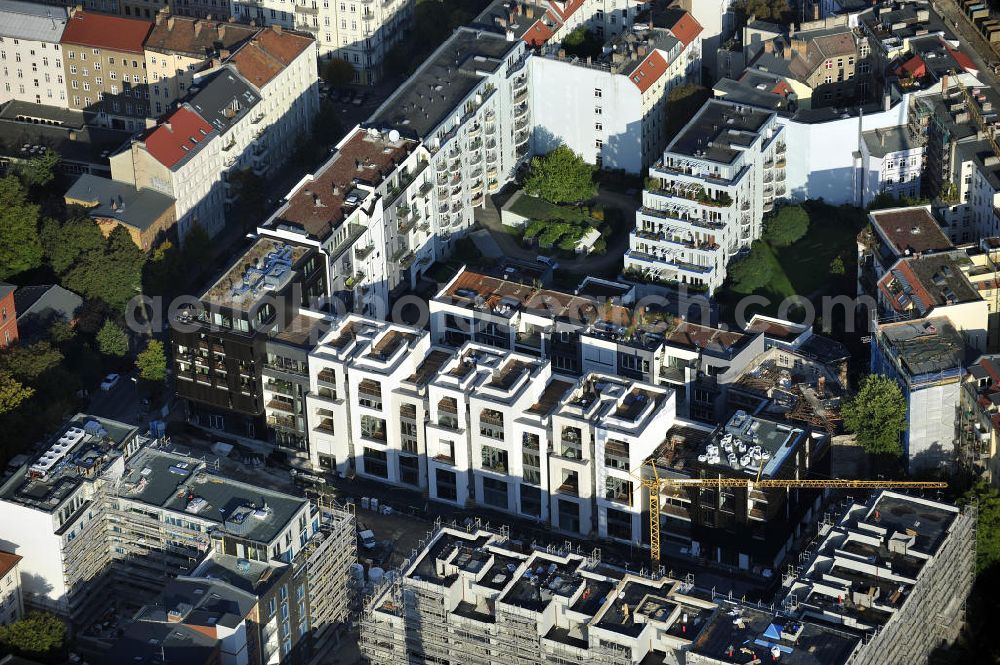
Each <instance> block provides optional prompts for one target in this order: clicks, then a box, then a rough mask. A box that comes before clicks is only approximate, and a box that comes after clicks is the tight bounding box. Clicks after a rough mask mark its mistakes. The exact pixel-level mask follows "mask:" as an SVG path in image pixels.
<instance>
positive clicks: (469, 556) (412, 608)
mask: <svg viewBox="0 0 1000 665" xmlns="http://www.w3.org/2000/svg"><path fill="white" fill-rule="evenodd" d="M695 582H696V580H695ZM709 597H710V594H707V593H705V592H703V591H702V590H700V589H697V588H696V587H695V586H694V584H693V583H692V581H691V580H690V578H689V579H688V580H685V581H683V582H682V581H678V580H674V579H671V578H669V577H659V578H657V577H646V576H643V575H636V574H634V573H629V572H626V571H624V570H621V569H619V568H616V567H614V566H611V565H608V564H606V563H603V562H601V560H600V557H599V556H598V554H597V552H596V551H595V552H594V553H593V554H592V555H590V556H587V555H584V554H582V553H579V552H575V553H574V552H569V551H565V550H561V549H557V548H549V549H547V550H541V549H530V548H525V547H523V546H519V545H518V544H516V543H514V542H512V541H510V540H508V538H507V536H506V535H505V534H503V533H500V534H494V533H491V532H488V531H475V532H463V531H459V530H456V529H448V528H446V529H442V530H439V531H438V532H436V533H434V534H433V535H432V537H431V540H430V542H429V543H428V545H427V547H426V548H424V549H423V550H422V551H420V552H418V553H416V554H415V555H414V557H413V558H412V559H410V560H409V561H407V562H406V563H405V564H404V565H403V566H402V567H401V569H400V571H399V577H398V578H397V579H396V580H395V581H394V582H393V583H391V584H386V585H383V586H382V587H380V588H378V589H376V591H375V593H373V594H372V596H371V597H370V598H369V599H368V601H367V602H366V605H365V610H364V615H363V618H362V621H361V650H362V654H363V655H364V657H365V658H366V659H367V662H370V663H372V664H373V665H392V664H395V663H399V664H402V663H414V662H416V663H425V662H427V663H429V662H437V661H440V660H449V659H456V658H461V659H463V660H465V661H468V660H469V659H470V658H472V659H473V661H474V662H478V663H485V664H493V663H497V664H499V663H502V662H509V661H510V660H511V659H512V658H513V659H516V660H517V662H521V663H549V662H560V663H579V664H580V665H583V664H585V663H595V662H600V663H612V664H614V665H630V664H639V663H676V662H688V663H733V662H738V663H751V662H755V661H754V659H755V658H756V659H758V660H757V661H756V662H764V659H766V658H771V659H773V653H774V650H777V652H778V653H779V654H780V659H781V662H789V663H793V664H795V665H820V663H822V664H823V665H846V663H851V662H854V661H852V656H853V655H854V654H855V653H856V652H857V649H858V647H859V644H860V642H861V639H860V638H859V637H858V636H857V635H856V634H852V633H850V632H848V631H838V630H834V629H831V628H829V627H826V626H825V625H823V624H822V623H818V622H810V621H808V620H801V619H800V620H792V619H790V618H789V617H786V616H783V615H781V614H778V613H775V612H773V611H772V612H769V611H766V610H762V609H759V608H752V607H744V606H742V605H739V604H737V603H730V602H725V601H722V602H720V601H719V600H709V599H708V598H709ZM737 645H738V646H737Z"/></svg>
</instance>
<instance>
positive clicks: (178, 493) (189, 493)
mask: <svg viewBox="0 0 1000 665" xmlns="http://www.w3.org/2000/svg"><path fill="white" fill-rule="evenodd" d="M121 496H122V497H123V498H127V499H130V500H132V501H137V502H140V503H145V504H148V505H151V506H156V507H157V508H163V509H165V510H170V511H173V512H175V513H178V514H188V515H192V516H197V517H199V518H200V519H203V520H208V521H211V522H216V523H217V524H218V525H219V526H220V527H221V528H222V529H224V530H225V531H226V532H227V533H229V534H231V535H234V536H237V537H239V538H243V539H245V540H251V541H254V542H258V543H270V542H271V541H272V540H274V539H275V538H276V537H277V536H278V535H280V534H281V532H282V531H283V530H284V529H285V528H287V527H288V525H289V523H290V522H291V520H292V518H293V517H294V516H295V515H296V514H297V513H298V512H299V511H300V510H301V509H302V508H303V507H304V506H306V505H307V501H306V499H303V498H301V497H296V496H291V495H289V494H284V493H282V492H276V491H274V490H270V489H266V488H263V487H259V486H255V485H249V484H246V483H242V482H239V481H235V480H231V479H228V478H223V477H220V476H217V475H214V474H212V473H209V471H208V469H207V468H206V467H205V465H204V463H203V462H201V461H200V460H197V459H194V458H190V457H185V456H183V455H177V454H174V453H167V452H163V451H158V450H152V449H149V448H147V449H144V450H142V451H140V452H139V453H137V454H136V455H135V456H134V457H133V458H132V459H131V460H129V463H128V464H127V465H126V473H125V475H124V476H123V477H122V482H121Z"/></svg>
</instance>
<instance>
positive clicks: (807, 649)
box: [691, 605, 861, 665]
mask: <svg viewBox="0 0 1000 665" xmlns="http://www.w3.org/2000/svg"><path fill="white" fill-rule="evenodd" d="M725 609H726V606H725V605H724V606H722V607H721V608H720V610H719V611H718V612H716V613H715V615H714V616H713V617H712V619H711V620H710V621H709V622H708V625H706V626H705V628H704V629H703V630H702V631H701V633H700V634H699V635H698V637H697V639H695V641H694V644H693V645H692V646H691V652H692V653H696V654H699V655H701V656H704V657H706V658H712V659H714V660H715V661H717V662H721V663H735V664H737V665H750V664H751V663H771V662H778V663H786V664H789V663H790V664H791V665H845V664H846V663H847V662H849V660H850V658H851V656H852V655H853V654H854V652H855V650H856V649H857V648H858V646H859V645H860V643H861V638H860V637H858V636H857V635H852V634H850V633H845V632H840V631H837V630H834V629H832V628H827V627H825V626H820V625H817V624H813V623H808V622H803V621H798V620H794V619H791V618H788V617H785V616H781V615H777V614H774V613H772V612H765V611H763V610H759V609H756V608H751V607H744V606H735V607H733V608H732V609H729V610H728V611H724V610H725ZM772 649H777V651H778V654H779V655H778V658H777V659H774V658H773V656H772Z"/></svg>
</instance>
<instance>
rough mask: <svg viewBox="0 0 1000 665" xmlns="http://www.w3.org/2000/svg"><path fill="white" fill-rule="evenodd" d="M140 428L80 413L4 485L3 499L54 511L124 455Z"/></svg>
mask: <svg viewBox="0 0 1000 665" xmlns="http://www.w3.org/2000/svg"><path fill="white" fill-rule="evenodd" d="M137 433H138V428H136V427H134V426H132V425H127V424H125V423H120V422H117V421H114V420H108V419H106V418H98V417H97V416H89V415H85V414H82V413H80V414H77V415H76V416H74V417H73V418H72V419H70V421H69V422H68V423H67V424H66V426H65V427H63V428H62V429H60V430H59V432H58V434H56V435H55V436H53V437H52V438H51V439H50V440H49V442H48V444H47V445H46V447H45V450H44V452H42V453H41V454H40V455H38V456H36V457H34V458H31V462H30V463H29V464H28V465H27V466H26V467H24V468H22V469H21V470H19V471H18V472H17V473H15V474H14V475H13V476H12V477H11V478H9V479H8V480H7V482H6V483H5V484H4V485H3V486H2V487H0V499H3V500H4V501H10V502H13V503H19V504H21V505H24V506H28V507H29V508H34V509H36V510H42V511H46V512H54V511H55V510H56V509H58V508H59V506H60V505H62V502H63V501H64V500H65V499H66V498H67V497H69V495H70V494H72V493H73V491H74V490H76V488H77V487H79V486H80V485H81V484H82V483H83V482H84V481H87V480H93V479H94V478H96V477H97V476H98V475H100V473H101V471H103V470H104V469H105V468H107V467H108V466H109V465H110V464H112V463H114V462H115V461H116V460H118V459H119V458H120V457H121V456H122V455H124V454H125V453H124V450H123V448H124V447H125V446H126V445H127V444H128V443H129V442H130V441H131V439H133V438H134V437H135V435H136V434H137Z"/></svg>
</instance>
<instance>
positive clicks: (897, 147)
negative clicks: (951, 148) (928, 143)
mask: <svg viewBox="0 0 1000 665" xmlns="http://www.w3.org/2000/svg"><path fill="white" fill-rule="evenodd" d="M861 136H862V138H864V141H865V146H866V147H867V148H868V153H869V154H870V155H873V156H875V157H885V156H886V155H890V154H892V153H896V152H907V151H910V150H916V149H918V148H922V147H923V144H924V142H923V140H922V139H920V138H919V137H916V136H912V135H911V134H910V131H909V130H908V129H907V128H906V127H887V128H885V129H872V130H870V131H867V132H864V133H862V135H861Z"/></svg>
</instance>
